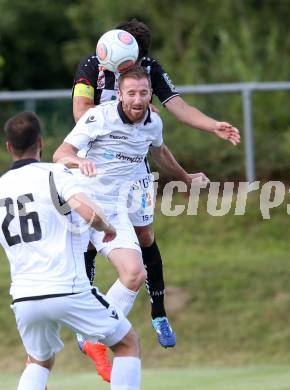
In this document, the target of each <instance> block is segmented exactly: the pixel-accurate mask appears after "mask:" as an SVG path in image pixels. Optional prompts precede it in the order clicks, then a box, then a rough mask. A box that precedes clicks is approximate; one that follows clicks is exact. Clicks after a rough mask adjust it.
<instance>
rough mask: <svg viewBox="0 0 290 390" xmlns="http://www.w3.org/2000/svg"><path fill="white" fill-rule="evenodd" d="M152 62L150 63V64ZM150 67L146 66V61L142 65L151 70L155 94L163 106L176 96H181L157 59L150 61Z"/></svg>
mask: <svg viewBox="0 0 290 390" xmlns="http://www.w3.org/2000/svg"><path fill="white" fill-rule="evenodd" d="M149 60H150V62H149ZM148 63H149V64H150V65H149V66H146V60H144V62H142V63H141V65H142V66H144V67H146V68H148V69H149V70H150V77H151V83H152V89H153V94H154V95H156V96H157V97H158V99H159V100H160V102H161V103H162V104H165V103H166V102H167V101H168V100H170V99H172V98H173V97H175V96H179V93H178V92H177V91H176V88H175V86H174V84H173V82H172V81H171V80H170V77H169V76H168V74H167V73H166V72H165V70H164V69H163V68H162V66H161V65H160V64H159V63H158V62H157V61H156V60H155V59H148Z"/></svg>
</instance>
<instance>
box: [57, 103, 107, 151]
mask: <svg viewBox="0 0 290 390" xmlns="http://www.w3.org/2000/svg"><path fill="white" fill-rule="evenodd" d="M99 110H100V109H99V107H94V108H90V109H89V110H88V111H87V112H86V113H85V114H84V115H83V116H82V117H81V118H80V120H79V121H78V122H77V124H76V125H75V127H74V128H73V129H72V131H71V132H70V133H69V134H68V135H67V136H66V138H65V139H64V142H67V143H69V144H71V145H73V146H74V147H75V148H77V149H78V150H81V149H85V148H87V147H88V145H89V144H90V143H91V142H93V141H95V140H96V138H97V136H98V135H101V134H102V130H101V123H102V120H101V117H102V116H101V115H98V111H99ZM98 124H100V126H98Z"/></svg>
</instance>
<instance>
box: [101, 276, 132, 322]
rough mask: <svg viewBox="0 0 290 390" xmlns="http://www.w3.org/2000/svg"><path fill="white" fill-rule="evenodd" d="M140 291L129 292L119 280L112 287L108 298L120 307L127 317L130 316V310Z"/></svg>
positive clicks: (107, 295)
mask: <svg viewBox="0 0 290 390" xmlns="http://www.w3.org/2000/svg"><path fill="white" fill-rule="evenodd" d="M138 292H139V290H138V291H132V290H129V289H128V288H127V287H125V286H124V285H123V284H122V283H121V282H120V280H119V279H117V280H116V282H115V283H114V284H113V285H112V286H111V288H110V290H109V291H108V292H107V294H106V297H107V298H108V301H109V302H111V303H112V304H113V305H115V306H117V307H119V309H121V310H122V312H123V313H124V315H125V317H127V315H128V314H129V312H130V310H131V309H132V307H133V304H134V302H135V299H136V298H137V295H138Z"/></svg>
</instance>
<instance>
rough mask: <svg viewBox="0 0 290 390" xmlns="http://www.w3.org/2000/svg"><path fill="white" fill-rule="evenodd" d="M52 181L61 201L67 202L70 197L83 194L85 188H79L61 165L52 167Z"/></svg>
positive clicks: (67, 170) (69, 173) (74, 179)
mask: <svg viewBox="0 0 290 390" xmlns="http://www.w3.org/2000/svg"><path fill="white" fill-rule="evenodd" d="M53 168H54V169H53V170H52V174H53V181H51V185H53V183H54V184H55V189H56V192H57V194H58V195H59V197H60V198H61V200H63V201H65V202H66V201H67V200H68V199H69V198H70V197H72V196H73V195H75V194H78V193H80V192H85V188H83V187H82V186H80V185H79V184H78V182H77V180H76V177H75V176H74V175H73V173H72V172H71V171H70V170H69V169H68V168H67V167H65V166H64V165H62V164H54V165H53Z"/></svg>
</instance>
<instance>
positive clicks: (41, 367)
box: [17, 355, 54, 390]
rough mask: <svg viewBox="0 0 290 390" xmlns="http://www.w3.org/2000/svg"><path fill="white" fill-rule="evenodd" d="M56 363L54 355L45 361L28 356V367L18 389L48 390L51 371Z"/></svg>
mask: <svg viewBox="0 0 290 390" xmlns="http://www.w3.org/2000/svg"><path fill="white" fill-rule="evenodd" d="M53 364H54V355H53V356H52V357H51V358H50V359H48V360H45V361H39V360H36V359H34V358H33V357H32V356H29V355H28V357H27V361H26V368H25V369H24V371H23V373H22V375H21V377H20V381H19V383H18V387H17V390H31V389H32V388H33V389H35V390H43V389H44V388H45V389H46V390H47V386H46V384H47V380H48V375H49V372H50V371H51V369H52V367H53Z"/></svg>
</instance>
